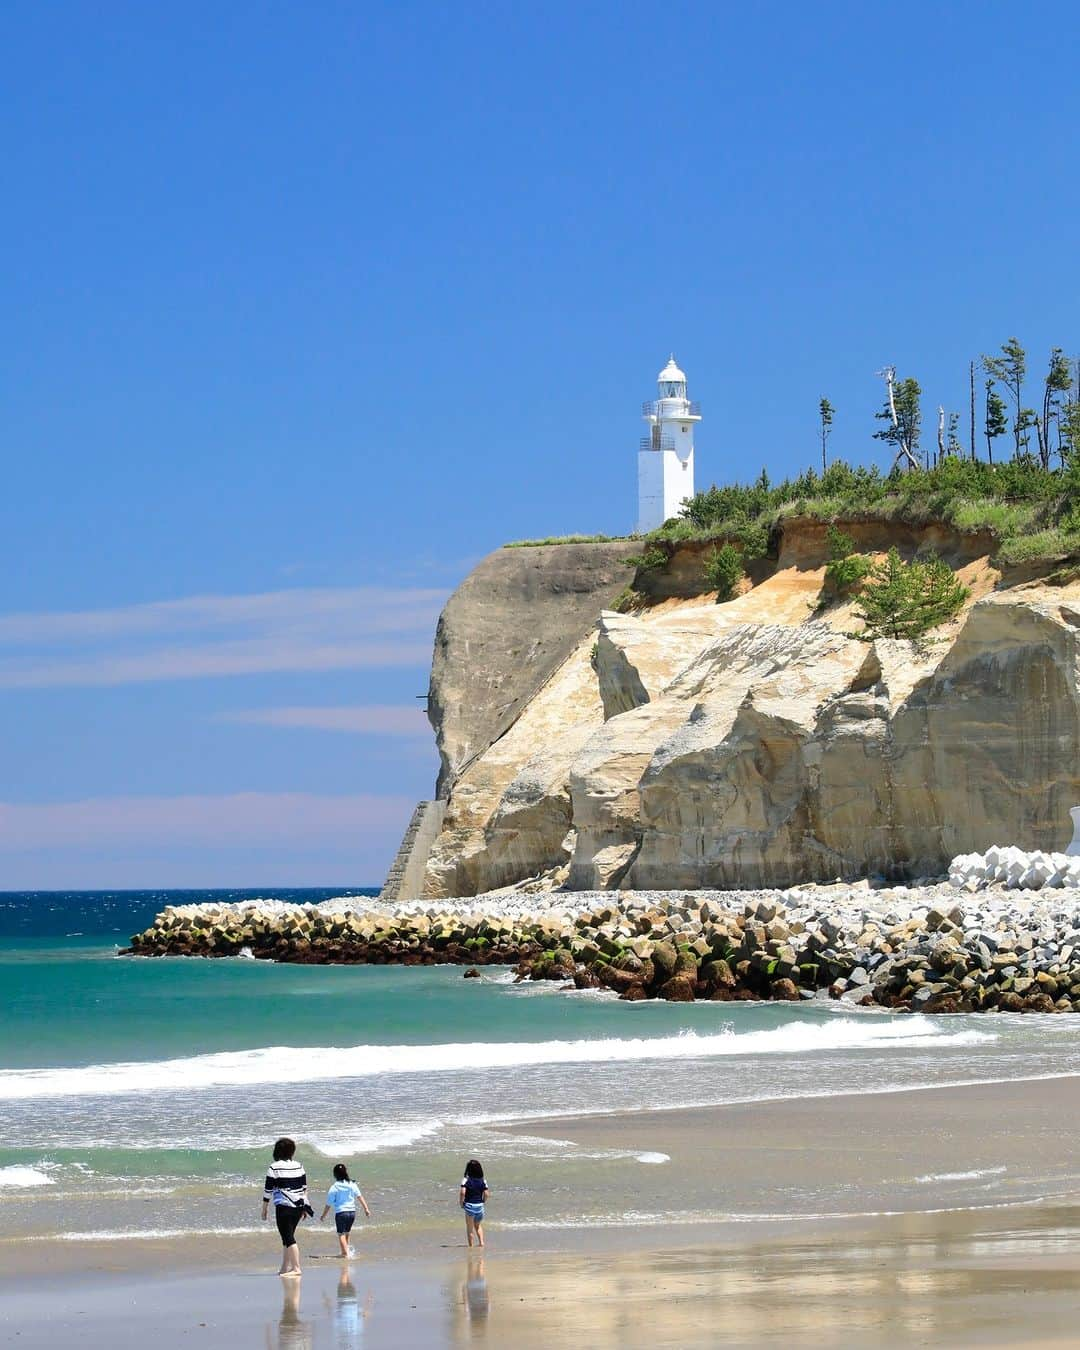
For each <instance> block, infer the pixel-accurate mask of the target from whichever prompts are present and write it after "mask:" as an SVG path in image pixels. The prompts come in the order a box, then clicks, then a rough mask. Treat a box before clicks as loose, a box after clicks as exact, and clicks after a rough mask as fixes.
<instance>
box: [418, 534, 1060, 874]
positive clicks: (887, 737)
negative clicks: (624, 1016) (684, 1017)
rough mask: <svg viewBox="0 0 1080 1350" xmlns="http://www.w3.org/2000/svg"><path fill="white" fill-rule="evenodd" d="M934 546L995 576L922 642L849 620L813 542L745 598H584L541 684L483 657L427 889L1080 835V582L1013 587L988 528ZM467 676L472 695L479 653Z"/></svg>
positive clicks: (823, 868) (972, 848) (799, 861)
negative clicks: (984, 543) (832, 596)
mask: <svg viewBox="0 0 1080 1350" xmlns="http://www.w3.org/2000/svg"><path fill="white" fill-rule="evenodd" d="M888 542H894V541H893V540H889V541H882V546H883V547H885V546H887V543H888ZM919 542H920V541H919V539H918V537H917V532H915V533H913V534H912V538H911V540H910V541H909V543H910V548H911V549H912V550H913V549H914V548H916V547H917V546H918V544H919ZM935 542H936V543H937V546H938V548H939V549H940V550H941V551H943V552H945V553H946V555H947V556H950V561H952V563H953V565H954V567H956V568H957V570H958V571H959V572H960V574H961V576H963V577H964V579H965V580H966V581H967V583H968V584H969V585H970V586H971V587H972V591H973V594H972V599H971V601H970V602H969V604H968V606H967V608H966V611H965V612H964V613H963V614H962V615H961V616H960V617H959V618H958V619H957V620H955V621H954V622H953V623H952V624H951V625H949V626H947V627H946V628H944V629H942V630H940V631H939V633H938V638H939V640H938V641H936V642H935V643H933V644H931V645H930V646H929V647H927V648H926V649H925V650H924V651H918V650H916V649H914V648H913V647H912V645H911V644H909V643H903V642H880V641H879V642H866V641H862V640H859V639H857V638H853V637H851V636H850V630H851V629H852V627H855V626H856V625H855V624H853V621H852V618H851V615H850V613H848V612H847V611H846V610H844V609H842V608H837V609H834V610H833V611H831V612H829V611H826V612H824V613H823V614H820V615H818V616H817V617H814V611H813V606H814V605H815V604H816V601H817V598H818V596H819V593H820V588H821V584H822V579H823V572H822V563H823V561H824V559H823V557H822V555H821V550H820V548H818V546H817V544H816V543H813V542H812V541H811V542H810V543H808V542H807V539H806V538H805V537H799V538H791V537H789V538H788V539H787V540H786V541H785V542H784V543H782V545H781V548H780V550H779V557H778V559H777V561H776V564H775V566H774V568H773V570H772V572H771V574H770V575H767V576H765V577H764V578H763V579H761V580H760V581H759V584H757V585H755V586H754V587H753V588H752V589H751V590H749V591H748V592H747V593H745V594H743V595H741V596H739V597H738V598H737V599H735V600H732V601H730V602H728V603H727V604H724V605H717V604H715V603H714V602H712V600H711V598H709V597H701V596H698V597H696V598H694V599H690V600H680V599H679V598H677V597H669V598H668V599H666V600H664V601H663V602H662V603H659V604H658V605H657V606H656V607H654V608H651V609H646V610H644V611H643V612H642V613H640V614H637V615H617V614H612V613H610V612H600V613H596V612H594V613H593V615H592V616H591V619H589V621H588V622H585V621H584V618H583V616H584V614H585V611H586V610H587V608H588V606H587V604H586V603H585V601H584V598H583V596H584V592H583V591H581V590H579V591H578V592H576V593H575V594H576V595H577V597H578V600H579V602H580V603H579V604H577V605H575V606H574V607H573V609H572V630H573V641H572V642H571V643H570V647H571V648H572V650H568V651H567V653H566V654H565V656H563V657H561V658H558V659H556V657H555V656H554V652H555V651H556V649H557V647H558V644H557V643H556V642H555V641H554V639H551V640H550V641H549V643H548V645H547V646H546V647H545V648H544V649H543V650H544V651H545V653H546V659H547V661H548V662H549V665H550V667H551V669H549V671H548V674H547V675H546V676H545V677H544V678H543V679H537V678H536V677H535V675H532V676H531V677H530V678H529V679H525V678H524V677H523V676H522V673H521V672H520V671H516V670H515V671H514V672H513V673H512V674H511V673H510V672H509V669H508V668H507V670H506V672H505V673H496V674H493V673H492V672H493V667H490V666H489V667H487V668H486V669H485V670H484V671H483V672H482V674H481V690H482V692H483V696H484V700H485V701H484V702H483V707H482V709H481V713H480V714H479V715H477V716H476V717H475V718H474V722H473V724H472V725H471V726H470V727H469V730H468V734H470V735H472V736H473V737H474V740H473V741H472V742H469V744H478V743H479V742H480V741H482V740H483V739H484V738H485V737H488V738H489V739H490V742H491V743H490V744H489V746H488V748H486V749H485V750H484V751H483V753H481V754H480V755H479V757H478V758H476V759H475V760H474V761H473V762H472V763H471V764H469V765H467V767H466V768H465V769H464V771H463V772H462V773H461V774H460V776H459V778H458V779H457V781H456V782H455V784H454V786H453V789H452V791H451V792H450V795H449V802H448V806H447V814H446V822H445V824H444V829H443V833H442V835H441V836H440V838H439V839H438V841H437V842H436V845H435V848H434V850H433V852H432V857H431V860H430V861H429V864H428V870H427V876H426V880H425V889H426V892H427V893H428V894H429V895H432V896H438V895H451V894H471V893H474V892H476V891H480V890H485V889H490V888H493V887H498V886H504V885H509V884H511V883H513V882H519V881H521V880H523V879H524V878H527V877H534V876H537V875H538V874H545V875H546V876H547V878H548V879H549V882H550V883H551V884H556V883H559V884H567V885H569V886H570V887H572V888H574V889H594V888H607V887H612V886H632V887H639V888H660V887H663V888H670V887H734V886H741V887H745V886H764V885H790V884H793V883H795V882H799V881H806V880H819V881H820V880H831V879H833V878H835V877H844V878H854V877H859V876H864V875H868V874H884V875H887V876H890V877H896V878H899V877H904V876H914V875H920V874H925V873H938V872H942V871H944V870H945V868H946V866H947V863H948V861H949V859H950V858H951V857H952V856H953V855H955V854H957V853H962V852H978V851H982V850H984V849H985V848H987V847H988V846H989V845H990V844H992V843H995V842H1016V843H1018V844H1021V845H1022V846H1024V847H1026V848H1042V849H1047V850H1049V849H1054V848H1061V847H1064V845H1065V844H1066V842H1067V839H1068V836H1069V827H1068V814H1067V812H1068V808H1069V807H1070V806H1072V805H1074V804H1075V803H1076V802H1077V801H1080V760H1078V750H1080V671H1078V655H1080V649H1078V631H1080V585H1077V584H1076V583H1074V584H1073V585H1071V586H1068V587H1059V588H1056V587H1052V586H1048V585H1044V584H1029V585H1025V586H1022V587H1013V588H1011V589H1003V590H1002V589H999V590H994V589H993V587H994V584H995V582H996V581H997V580H998V578H997V575H996V574H995V573H994V572H993V571H992V570H991V569H989V568H988V566H987V563H986V559H985V557H980V556H979V555H978V551H977V548H976V547H975V546H974V545H973V544H972V543H971V541H960V542H959V543H957V542H956V541H955V540H953V541H949V540H948V539H945V540H940V541H935ZM950 542H951V544H952V548H951V555H950V552H949V545H950ZM593 547H595V546H593ZM549 551H557V550H549ZM476 575H477V574H474V577H475V576H476ZM622 576H623V577H624V576H625V569H623V571H622ZM618 579H619V580H621V578H618ZM611 585H612V587H614V586H615V580H613V581H612V582H611ZM592 603H593V605H594V609H599V608H600V605H599V604H597V603H596V600H595V599H594V600H593V602H592ZM556 608H557V606H556ZM544 613H545V620H544V621H545V622H546V623H549V622H553V619H552V615H553V613H554V610H553V609H552V608H547V609H546V610H545V611H544ZM529 627H530V625H529V624H528V623H527V621H525V620H523V619H522V618H521V617H520V616H518V617H516V619H515V631H517V632H522V631H525V630H527V629H528V628H529ZM466 640H467V635H465V634H462V635H461V636H460V638H459V641H461V642H465V641H466ZM564 641H565V639H564ZM449 655H450V649H449V648H448V649H447V651H446V652H444V655H443V664H442V666H441V667H440V666H439V665H438V663H437V669H436V673H435V675H434V676H433V681H434V682H435V683H441V682H442V680H443V679H444V678H445V675H446V672H447V665H446V663H447V661H448V660H449ZM508 666H509V663H507V667H508ZM555 666H557V669H555ZM452 684H453V688H454V690H455V691H456V692H455V694H454V700H456V701H458V702H460V701H461V700H463V699H465V700H467V699H468V698H469V697H470V693H469V691H470V690H471V687H472V686H471V683H470V674H469V670H468V668H467V667H466V666H464V665H459V666H457V667H456V668H455V670H454V678H453V682H452ZM530 689H531V693H530V692H527V691H528V690H530ZM449 701H450V700H448V699H447V698H446V693H445V689H440V698H439V700H437V702H436V706H437V707H443V706H447V704H448V702H449ZM511 709H516V710H517V711H516V713H515V712H513V711H511ZM456 717H457V721H456V722H455V723H454V725H453V726H452V728H451V730H452V736H451V738H450V739H451V740H452V742H453V745H454V746H455V747H458V748H460V747H461V746H463V745H464V744H465V743H466V742H465V731H464V730H463V728H465V724H466V721H467V717H466V716H464V715H463V714H461V713H457V714H456ZM500 726H501V727H503V728H505V729H504V731H503V733H502V734H500V733H499V730H498V728H499V727H500ZM473 727H475V728H476V729H473ZM455 738H456V739H455ZM446 739H447V738H446V735H445V732H444V740H446ZM454 753H458V749H455V750H454ZM444 754H446V750H445V748H444ZM451 762H454V761H453V760H451ZM456 762H458V763H460V762H461V761H460V759H459V760H458V761H456Z"/></svg>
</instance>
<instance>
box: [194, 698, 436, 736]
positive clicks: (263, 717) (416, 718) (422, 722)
mask: <svg viewBox="0 0 1080 1350" xmlns="http://www.w3.org/2000/svg"><path fill="white" fill-rule="evenodd" d="M218 720H219V721H222V722H249V723H253V724H255V725H257V726H268V727H297V728H303V729H305V730H311V731H342V732H351V733H353V734H357V735H365V736H425V737H428V736H430V735H431V726H430V724H429V722H428V720H427V715H426V714H425V712H424V710H423V708H422V706H421V705H420V704H419V703H417V704H415V705H414V706H413V707H395V706H393V705H379V704H368V705H366V706H357V707H338V708H311V707H293V708H242V709H240V710H239V711H237V712H227V713H222V714H221V716H220V717H219V718H218Z"/></svg>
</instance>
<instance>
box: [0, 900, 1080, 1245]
mask: <svg viewBox="0 0 1080 1350" xmlns="http://www.w3.org/2000/svg"><path fill="white" fill-rule="evenodd" d="M235 894H236V893H228V894H225V893H216V894H215V896H214V898H219V899H224V898H233V896H235ZM263 894H265V895H266V896H267V897H268V898H277V899H303V900H320V899H325V898H329V897H330V896H332V895H334V894H336V893H335V892H331V891H321V892H264V893H263ZM353 894H357V892H353ZM192 898H196V897H194V896H192V895H191V894H186V895H178V894H173V895H167V894H166V893H150V892H143V893H130V894H127V895H104V894H101V895H87V894H75V895H70V896H55V895H50V896H0V977H2V979H3V987H4V991H5V997H4V1001H3V1004H2V1008H0V1183H3V1184H4V1185H5V1194H6V1195H9V1196H11V1195H13V1196H15V1197H17V1198H16V1199H15V1200H13V1201H12V1202H11V1203H13V1204H14V1205H15V1206H16V1209H17V1210H20V1222H19V1223H18V1224H17V1225H16V1227H15V1231H17V1232H19V1233H21V1234H23V1235H29V1236H31V1237H34V1236H38V1237H47V1236H48V1235H49V1234H50V1233H51V1232H53V1231H54V1230H55V1225H56V1222H57V1215H58V1214H59V1213H61V1212H62V1213H63V1216H64V1222H65V1226H66V1227H67V1228H68V1230H69V1231H72V1232H75V1233H80V1232H81V1233H98V1234H101V1233H104V1234H106V1235H108V1236H110V1237H114V1238H117V1239H122V1238H124V1237H129V1236H136V1235H138V1234H140V1233H149V1232H169V1233H171V1232H177V1233H182V1232H199V1231H225V1232H233V1231H237V1232H243V1231H247V1230H248V1229H253V1228H255V1227H256V1226H257V1225H256V1223H255V1212H256V1208H257V1199H258V1182H259V1178H260V1177H261V1175H262V1172H263V1169H264V1167H265V1163H266V1160H267V1152H268V1146H269V1144H270V1143H271V1142H272V1140H273V1139H274V1138H275V1137H276V1136H277V1135H279V1134H281V1133H289V1134H291V1135H293V1136H294V1137H295V1138H296V1139H297V1141H298V1143H299V1145H300V1155H301V1157H302V1158H303V1159H304V1161H305V1163H306V1165H307V1167H308V1171H309V1173H310V1174H311V1175H312V1177H313V1179H314V1180H315V1182H316V1183H317V1184H318V1185H320V1186H321V1185H322V1184H323V1183H324V1182H328V1181H329V1176H330V1169H331V1167H332V1165H333V1163H334V1162H336V1161H338V1160H345V1161H347V1162H349V1164H350V1166H351V1167H352V1168H353V1169H354V1170H355V1171H356V1172H357V1173H358V1174H359V1176H360V1178H361V1181H362V1184H364V1185H365V1187H367V1188H368V1189H373V1190H374V1191H375V1193H376V1194H377V1195H378V1197H379V1204H380V1209H381V1210H382V1212H383V1214H384V1215H385V1216H387V1217H386V1219H385V1224H386V1225H387V1226H389V1227H391V1228H396V1230H397V1231H398V1232H399V1233H404V1234H406V1235H407V1234H408V1233H410V1232H412V1231H413V1230H416V1231H421V1230H424V1229H425V1227H426V1226H430V1225H431V1224H433V1223H436V1224H437V1223H442V1222H445V1219H446V1212H447V1210H448V1207H449V1208H451V1209H452V1202H453V1195H454V1186H455V1184H456V1181H457V1179H458V1178H459V1176H460V1168H461V1163H462V1161H463V1159H464V1158H465V1157H467V1156H470V1155H476V1156H481V1157H483V1158H484V1159H485V1160H486V1161H488V1164H489V1170H490V1169H491V1168H492V1167H493V1168H494V1169H495V1171H496V1172H497V1173H498V1175H499V1177H500V1182H501V1185H500V1196H501V1198H502V1203H503V1204H504V1205H505V1206H506V1210H505V1211H504V1212H507V1213H509V1214H516V1215H517V1216H518V1221H520V1222H522V1223H526V1224H527V1223H528V1222H530V1221H531V1220H532V1219H533V1218H534V1217H535V1215H536V1214H537V1213H539V1212H547V1211H548V1210H550V1207H551V1199H552V1187H553V1184H554V1185H555V1188H556V1193H557V1194H558V1196H559V1198H560V1207H559V1212H560V1214H561V1215H562V1216H563V1219H564V1220H565V1221H566V1222H575V1221H576V1218H575V1216H577V1218H580V1219H581V1220H582V1221H584V1220H585V1219H586V1218H587V1217H588V1216H590V1215H591V1216H592V1217H593V1218H594V1219H595V1217H596V1216H597V1215H598V1214H600V1215H603V1214H616V1213H621V1212H622V1211H621V1210H620V1209H619V1206H622V1207H623V1209H625V1206H626V1197H627V1195H632V1196H633V1197H634V1200H635V1206H636V1208H635V1213H637V1214H639V1215H640V1214H646V1215H649V1216H652V1217H653V1218H655V1217H656V1216H657V1215H660V1216H663V1214H664V1213H665V1206H667V1207H668V1208H671V1207H673V1206H674V1205H676V1204H678V1205H679V1206H680V1208H681V1209H682V1210H685V1208H686V1197H685V1196H683V1197H681V1198H680V1197H676V1196H673V1194H672V1192H671V1187H670V1183H669V1182H667V1181H666V1180H665V1177H664V1174H665V1171H666V1169H665V1155H663V1154H658V1153H656V1151H655V1150H652V1151H651V1152H650V1153H648V1154H645V1153H643V1152H641V1151H640V1150H636V1149H635V1148H634V1147H633V1146H632V1144H631V1145H628V1146H626V1147H623V1148H621V1149H611V1150H593V1151H592V1152H588V1151H585V1150H582V1149H580V1148H576V1147H575V1146H574V1145H572V1144H571V1143H569V1142H568V1141H559V1140H556V1141H552V1140H545V1139H541V1138H538V1137H536V1136H534V1135H533V1134H531V1133H530V1122H531V1121H535V1120H536V1119H538V1118H543V1117H552V1116H561V1115H580V1114H590V1113H595V1112H602V1111H613V1110H618V1111H630V1112H632V1111H638V1110H641V1109H644V1108H670V1107H676V1106H680V1105H714V1104H715V1105H721V1104H723V1103H726V1102H733V1101H748V1100H759V1099H769V1098H775V1097H786V1096H813V1095H820V1094H823V1093H826V1094H827V1093H834V1092H852V1091H868V1090H871V1091H874V1090H882V1089H884V1088H887V1087H896V1086H909V1085H920V1086H922V1085H929V1084H933V1083H941V1082H962V1081H971V1080H975V1079H999V1078H1013V1077H1025V1076H1033V1075H1038V1074H1043V1073H1050V1074H1053V1073H1061V1072H1075V1071H1077V1070H1080V1054H1078V1053H1077V1048H1076V1042H1077V1036H1076V1032H1075V1031H1074V1030H1073V1028H1074V1025H1076V1023H1075V1019H1072V1018H1048V1019H1039V1018H1028V1019H1021V1018H1015V1019H1013V1018H1008V1017H993V1018H988V1017H984V1018H975V1017H954V1018H937V1019H923V1018H913V1017H903V1016H897V1017H893V1016H889V1015H886V1014H882V1013H879V1012H873V1013H869V1012H859V1011H855V1010H852V1009H847V1008H845V1009H841V1008H839V1007H838V1005H836V1004H831V1003H828V1002H824V1003H814V1004H812V1005H811V1004H805V1005H802V1006H796V1007H794V1008H792V1007H791V1006H790V1005H764V1004H757V1005H754V1004H739V1005H731V1004H708V1003H702V1004H694V1005H684V1004H664V1003H637V1004H625V1003H619V1002H618V1001H616V1000H614V999H612V998H611V997H610V996H607V995H602V994H596V993H591V992H590V993H581V994H567V993H563V992H560V991H559V990H558V989H557V987H556V986H554V985H551V984H543V985H528V984H523V985H515V984H514V983H513V982H512V973H511V972H510V971H508V970H501V969H493V970H489V971H487V972H485V974H484V976H483V977H482V978H481V979H478V980H463V979H462V978H461V974H462V972H461V970H460V968H458V967H418V968H411V969H396V968H393V967H385V966H379V967H338V966H323V967H319V966H287V965H284V966H277V965H273V964H270V963H265V962H253V961H247V960H240V959H228V960H200V959H183V958H163V959H153V960H146V959H139V958H131V957H118V956H117V955H116V949H117V947H118V946H119V945H122V944H123V943H125V942H126V940H127V938H128V936H129V935H130V933H131V932H132V931H134V930H136V929H137V928H139V927H142V926H144V925H145V924H146V923H147V922H148V921H149V920H150V918H152V916H153V914H154V913H155V912H156V911H157V910H158V909H159V908H161V907H162V906H163V905H164V904H166V903H183V902H184V901H185V900H190V899H192ZM201 898H211V897H210V896H208V895H204V896H202V897H201ZM553 1175H554V1176H555V1178H556V1181H555V1182H554V1183H553ZM42 1201H47V1202H48V1203H45V1204H43V1203H41V1202H42ZM761 1203H762V1205H763V1206H765V1207H768V1206H769V1204H770V1203H772V1204H775V1196H771V1195H770V1194H769V1191H768V1187H763V1189H762V1198H761ZM786 1203H788V1204H790V1203H791V1197H790V1196H789V1197H787V1198H786ZM800 1203H804V1204H811V1203H813V1197H810V1196H804V1197H802V1198H801V1201H800ZM390 1216H392V1217H390ZM624 1217H625V1216H624Z"/></svg>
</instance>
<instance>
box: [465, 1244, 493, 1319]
mask: <svg viewBox="0 0 1080 1350" xmlns="http://www.w3.org/2000/svg"><path fill="white" fill-rule="evenodd" d="M461 1299H462V1302H463V1303H464V1304H465V1312H466V1315H467V1316H468V1319H469V1321H470V1323H471V1324H472V1329H473V1332H474V1334H476V1333H478V1332H481V1331H482V1330H483V1329H484V1324H485V1323H486V1322H487V1318H488V1312H489V1311H490V1309H491V1300H490V1298H489V1297H488V1286H487V1278H486V1277H485V1275H484V1257H483V1254H482V1253H477V1254H476V1255H475V1256H474V1255H473V1254H472V1253H470V1254H469V1257H468V1265H467V1267H466V1270H465V1283H464V1284H463V1285H462V1286H461Z"/></svg>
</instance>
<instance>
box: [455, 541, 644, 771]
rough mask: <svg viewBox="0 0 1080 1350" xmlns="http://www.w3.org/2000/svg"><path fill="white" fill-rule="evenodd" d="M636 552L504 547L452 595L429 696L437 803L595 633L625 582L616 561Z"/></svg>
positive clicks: (626, 574) (629, 546)
mask: <svg viewBox="0 0 1080 1350" xmlns="http://www.w3.org/2000/svg"><path fill="white" fill-rule="evenodd" d="M639 547H640V545H639V544H637V543H635V542H631V541H621V542H616V543H611V544H558V545H549V546H547V547H544V546H534V547H527V548H502V549H498V550H497V551H496V552H495V553H491V554H489V555H488V556H487V557H486V558H484V559H483V561H482V562H481V563H480V564H479V565H478V566H477V567H476V568H474V570H473V571H472V572H470V573H469V575H468V576H467V577H466V578H465V580H464V581H463V582H462V583H461V585H460V586H459V587H458V588H457V590H456V591H455V592H454V594H453V595H452V596H451V597H450V599H449V600H448V601H447V604H446V608H445V609H444V610H443V612H442V615H441V617H440V619H439V625H438V628H437V629H436V633H435V655H434V658H433V660H432V665H431V685H430V689H429V694H428V716H429V717H430V719H431V724H432V726H433V727H434V729H435V736H436V740H437V742H438V747H439V756H440V759H441V762H442V768H441V771H440V773H439V784H438V795H439V796H440V797H444V796H446V795H447V794H448V793H449V791H450V789H451V788H452V786H453V784H454V782H455V781H456V779H457V777H458V775H459V773H460V772H461V770H462V767H463V766H464V765H466V764H468V763H469V762H470V761H472V760H473V759H475V758H476V756H477V755H481V754H483V752H484V751H485V750H487V748H488V746H490V745H491V744H492V743H493V742H494V741H496V740H497V739H498V738H499V737H500V736H501V735H502V734H503V732H505V731H506V730H507V728H508V727H510V726H512V725H513V724H514V722H515V721H516V720H517V718H518V716H519V715H520V713H521V711H522V709H523V708H524V707H525V706H526V704H528V702H529V700H530V699H531V698H532V697H533V695H534V694H535V693H536V692H537V690H538V689H540V687H541V686H542V685H543V684H544V683H545V682H546V681H547V680H548V679H549V678H550V677H551V675H552V674H553V673H554V672H555V671H556V670H557V669H558V668H559V666H561V665H562V663H563V662H564V661H565V660H566V659H567V657H568V656H569V655H570V653H571V652H572V651H573V650H574V648H575V647H576V646H577V645H578V644H579V643H580V642H581V640H582V639H583V638H584V637H585V636H586V634H589V633H591V632H592V629H593V627H594V625H595V623H596V616H597V614H598V613H599V612H600V610H601V609H602V608H603V607H604V606H606V605H610V604H611V602H612V601H613V600H614V598H615V597H616V596H617V595H618V594H619V592H620V591H621V590H623V588H624V587H625V586H626V585H627V583H628V582H629V580H630V577H631V572H630V569H629V568H627V566H626V564H625V562H624V561H623V560H624V559H625V558H628V557H629V556H630V555H631V554H633V553H635V552H637V550H638V549H639Z"/></svg>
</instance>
